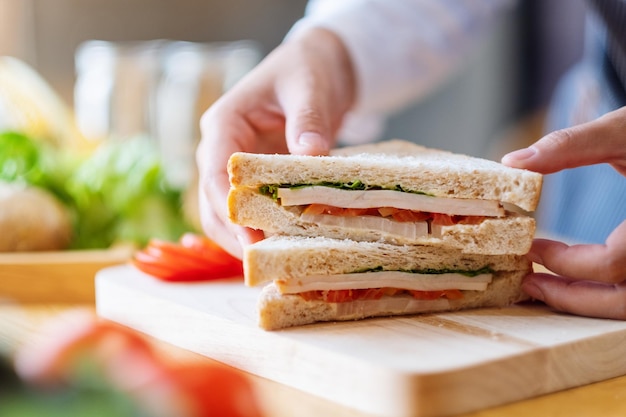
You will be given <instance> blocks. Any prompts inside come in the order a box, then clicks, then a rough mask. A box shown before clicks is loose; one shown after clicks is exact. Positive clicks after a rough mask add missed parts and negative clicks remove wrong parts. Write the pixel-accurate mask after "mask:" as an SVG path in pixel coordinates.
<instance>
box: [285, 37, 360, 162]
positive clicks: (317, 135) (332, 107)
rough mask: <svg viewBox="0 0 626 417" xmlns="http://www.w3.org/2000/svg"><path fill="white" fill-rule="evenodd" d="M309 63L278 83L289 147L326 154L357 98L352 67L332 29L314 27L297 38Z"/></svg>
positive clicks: (302, 152)
mask: <svg viewBox="0 0 626 417" xmlns="http://www.w3.org/2000/svg"><path fill="white" fill-rule="evenodd" d="M297 47H298V49H305V50H306V51H307V53H306V56H305V57H303V58H302V59H303V61H304V62H306V63H307V65H300V66H298V67H296V68H293V71H292V72H291V74H289V75H288V76H287V77H285V78H284V79H283V80H281V82H279V83H278V86H277V94H278V98H279V102H280V105H281V107H282V109H283V110H284V113H285V120H286V126H285V136H286V139H287V145H288V147H289V151H290V152H291V153H293V154H302V155H326V154H328V152H329V150H330V149H331V147H332V146H333V144H334V138H335V134H336V131H337V130H338V129H339V127H340V125H341V122H342V120H343V116H344V114H345V113H346V112H347V111H348V109H349V107H350V106H351V105H352V103H353V101H354V90H355V86H354V74H353V68H352V64H351V61H350V58H349V56H348V52H347V51H346V49H345V47H344V45H343V43H342V42H341V41H340V40H339V38H338V37H337V36H336V35H335V34H333V33H332V32H330V31H327V30H324V29H313V30H311V31H310V33H307V34H306V35H303V36H301V37H300V38H299V39H298V44H297Z"/></svg>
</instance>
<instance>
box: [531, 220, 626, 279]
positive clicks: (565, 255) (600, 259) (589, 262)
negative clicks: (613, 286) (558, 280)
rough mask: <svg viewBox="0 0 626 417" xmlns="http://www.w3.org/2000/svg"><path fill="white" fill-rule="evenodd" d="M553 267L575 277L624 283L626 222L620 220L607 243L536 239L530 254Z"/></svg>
mask: <svg viewBox="0 0 626 417" xmlns="http://www.w3.org/2000/svg"><path fill="white" fill-rule="evenodd" d="M528 256H529V258H530V259H531V260H532V261H533V262H536V263H539V264H542V265H544V266H545V267H546V268H548V269H549V270H550V271H552V272H554V273H556V274H558V275H562V276H565V277H568V278H571V279H575V280H594V281H601V282H607V283H620V282H622V281H625V280H626V222H623V223H622V224H620V225H619V226H618V227H617V228H616V229H615V230H614V231H613V233H611V235H610V236H609V237H608V238H607V241H606V243H605V244H604V245H572V246H569V245H566V244H565V243H561V242H555V241H552V240H547V239H535V241H534V242H533V245H532V247H531V249H530V252H529V254H528Z"/></svg>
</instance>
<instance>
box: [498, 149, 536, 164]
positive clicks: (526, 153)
mask: <svg viewBox="0 0 626 417" xmlns="http://www.w3.org/2000/svg"><path fill="white" fill-rule="evenodd" d="M536 154H537V151H536V150H535V149H534V148H532V147H531V148H524V149H519V150H517V151H514V152H510V153H508V154H506V155H504V156H503V157H502V161H503V162H504V161H505V160H507V161H525V160H527V159H530V158H532V157H533V156H535V155H536Z"/></svg>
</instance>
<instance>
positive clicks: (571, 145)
mask: <svg viewBox="0 0 626 417" xmlns="http://www.w3.org/2000/svg"><path fill="white" fill-rule="evenodd" d="M625 128H626V107H623V108H621V109H618V110H615V111H613V112H611V113H607V114H606V115H604V116H602V117H600V118H599V119H596V120H593V121H591V122H588V123H584V124H581V125H578V126H574V127H570V128H567V129H562V130H557V131H555V132H552V133H549V134H548V135H546V136H544V137H543V138H541V139H539V140H538V141H537V142H535V143H534V144H532V145H531V146H529V147H528V148H524V149H520V150H517V151H515V152H511V153H509V154H507V155H504V156H503V157H502V163H503V164H504V165H508V166H511V167H515V168H524V169H529V170H531V171H536V172H540V173H543V174H550V173H553V172H557V171H561V170H563V169H567V168H575V167H579V166H584V165H593V164H599V163H605V162H606V163H610V164H613V165H614V166H615V167H616V168H617V169H618V170H620V172H624V170H623V169H620V167H624V166H626V151H624V149H626V138H625V137H624V134H623V132H624V131H625Z"/></svg>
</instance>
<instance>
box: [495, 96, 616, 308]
mask: <svg viewBox="0 0 626 417" xmlns="http://www.w3.org/2000/svg"><path fill="white" fill-rule="evenodd" d="M625 131H626V107H622V108H621V109H618V110H615V111H613V112H611V113H608V114H606V115H604V116H603V117H601V118H599V119H596V120H594V121H591V122H589V123H585V124H582V125H579V126H575V127H572V128H568V129H563V130H560V131H556V132H553V133H550V134H548V135H547V136H545V137H543V138H542V139H540V140H539V141H537V142H536V143H534V144H533V145H531V146H530V147H528V148H525V149H521V150H518V151H515V152H512V153H509V154H507V155H505V156H504V157H503V158H502V163H503V164H505V165H509V166H512V167H516V168H525V169H529V170H531V171H537V172H540V173H543V174H549V173H553V172H557V171H560V170H563V169H567V168H574V167H579V166H585V165H593V164H599V163H608V164H610V165H612V166H613V168H615V169H616V170H617V171H618V172H619V173H621V174H622V175H624V176H626V136H625V135H624V132H625ZM625 181H626V179H625ZM528 256H529V258H530V259H531V260H532V261H533V262H536V263H538V264H542V265H544V266H545V267H546V268H547V269H548V270H550V271H552V272H554V273H555V274H556V275H551V274H544V273H533V274H530V275H529V276H528V277H526V279H525V280H524V283H523V286H522V288H523V289H524V291H526V293H528V294H529V295H530V296H531V297H533V298H536V299H538V300H541V301H544V302H545V303H546V304H548V305H550V306H552V307H554V308H556V309H558V310H561V311H565V312H569V313H573V314H578V315H583V316H590V317H604V318H612V319H620V320H626V221H624V222H623V223H622V224H620V225H619V226H618V227H617V228H616V229H615V230H614V231H613V232H612V233H611V234H610V235H609V237H608V238H607V240H606V243H605V244H604V245H572V246H568V245H566V244H564V243H561V242H556V241H552V240H546V239H535V241H534V242H533V245H532V248H531V250H530V252H529V254H528Z"/></svg>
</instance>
